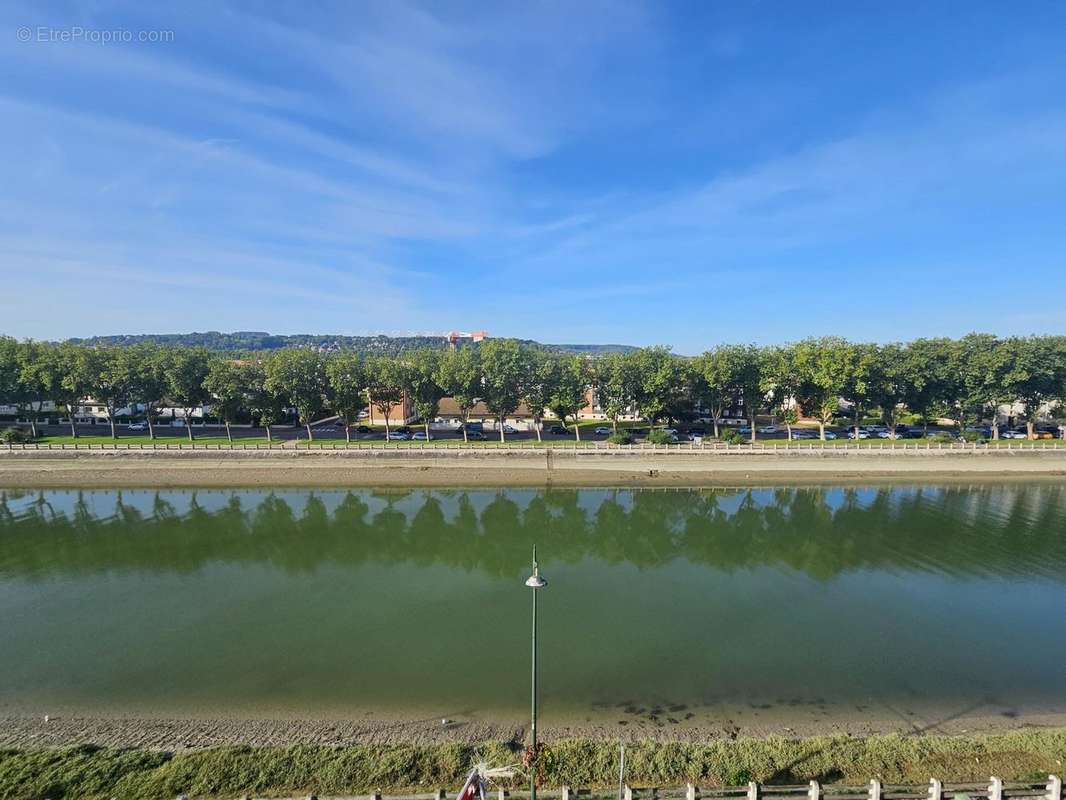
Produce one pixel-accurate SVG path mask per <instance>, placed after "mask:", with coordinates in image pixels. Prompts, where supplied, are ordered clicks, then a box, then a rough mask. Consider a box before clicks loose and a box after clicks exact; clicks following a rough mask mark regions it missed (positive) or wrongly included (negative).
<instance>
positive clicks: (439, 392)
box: [404, 348, 445, 440]
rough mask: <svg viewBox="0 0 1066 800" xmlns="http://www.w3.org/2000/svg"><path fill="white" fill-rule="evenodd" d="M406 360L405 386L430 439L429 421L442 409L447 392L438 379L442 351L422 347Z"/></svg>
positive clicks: (427, 437)
mask: <svg viewBox="0 0 1066 800" xmlns="http://www.w3.org/2000/svg"><path fill="white" fill-rule="evenodd" d="M404 360H405V361H406V362H407V366H408V368H407V370H406V374H405V376H404V377H405V378H406V381H407V383H406V386H405V388H406V389H407V391H408V392H409V393H410V396H411V402H412V403H414V407H415V413H416V414H417V415H418V416H419V417H420V418H421V419H422V425H423V426H424V427H425V431H426V439H427V440H429V439H431V438H432V435H431V434H430V431H429V423H430V422H432V421H433V419H434V418H435V417H436V416H437V414H438V412H439V411H440V401H441V398H443V397H444V394H445V392H444V389H443V388H442V387H441V385H440V381H439V380H438V375H439V373H440V363H441V351H439V350H430V349H429V348H421V349H419V350H415V351H414V352H413V353H411V354H410V355H409V356H406V357H405V359H404Z"/></svg>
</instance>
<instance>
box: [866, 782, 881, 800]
mask: <svg viewBox="0 0 1066 800" xmlns="http://www.w3.org/2000/svg"><path fill="white" fill-rule="evenodd" d="M867 798H868V800H881V781H879V780H878V779H877V778H874V779H873V780H872V781H870V790H869V792H867Z"/></svg>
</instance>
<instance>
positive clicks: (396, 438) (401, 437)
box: [386, 431, 411, 442]
mask: <svg viewBox="0 0 1066 800" xmlns="http://www.w3.org/2000/svg"><path fill="white" fill-rule="evenodd" d="M386 438H387V439H388V440H389V441H390V442H406V441H408V440H410V438H411V434H409V433H403V432H399V433H398V432H396V431H390V432H389V435H388V436H387V437H386Z"/></svg>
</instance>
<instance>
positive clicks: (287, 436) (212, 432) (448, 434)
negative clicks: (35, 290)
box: [38, 423, 937, 442]
mask: <svg viewBox="0 0 1066 800" xmlns="http://www.w3.org/2000/svg"><path fill="white" fill-rule="evenodd" d="M38 427H39V428H40V429H41V430H42V431H44V432H45V433H46V434H48V435H52V436H69V435H70V426H69V425H41V426H38ZM409 427H410V430H411V431H412V432H415V431H419V430H423V428H421V427H420V426H418V425H411V426H409ZM312 429H313V430H314V432H315V439H326V440H329V439H336V440H341V439H344V429H343V428H337V427H336V426H335V425H334V424H332V423H327V424H322V425H317V426H313V428H312ZM682 429H683V430H684V428H682ZM232 430H233V438H234V440H240V439H245V438H256V439H259V438H262V437H263V436H265V435H266V432H265V431H264V430H263V429H262V428H243V427H235V428H233V429H232ZM707 430H710V428H708V429H707ZM723 430H730V428H727V427H724V426H723ZM929 430H930V433H936V432H937V429H934V428H930V429H929ZM78 433H79V435H82V436H108V435H110V427H109V426H107V425H79V426H78ZM272 433H273V437H274V439H276V440H278V441H291V440H293V439H306V438H307V431H306V429H305V428H303V427H302V426H299V427H294V426H288V425H286V426H275V427H274V428H273V429H272ZM836 433H837V436H838V437H840V438H845V437H846V432H845V431H843V430H836ZM118 434H119V436H120V437H123V436H146V435H147V431H130V430H129V429H128V428H127V427H126V426H125V425H119V426H118ZM155 435H156V437H157V438H159V439H160V440H162V441H168V440H169V441H174V442H177V441H187V440H188V433H187V432H186V430H185V428H172V427H170V426H169V425H157V426H156V428H155ZM193 435H194V436H195V437H196V439H197V440H211V439H225V438H226V430H225V428H215V427H209V428H199V427H194V428H193ZM432 435H433V438H434V439H440V440H451V441H462V439H463V436H462V434H461V433H457V432H453V431H433V432H432ZM581 435H582V440H583V441H603V440H605V439H606V438H607V437H606V436H604V435H601V436H596V435H594V434H593V433H592V430H591V429H584V430H582V434H581ZM485 436H486V437H487V439H488V441H498V440H499V433H497V432H496V431H494V430H491V429H486V430H485ZM536 438H537V435H536V433H535V432H533V431H519V432H517V433H509V434H507V440H508V441H513V442H522V441H535V440H536ZM543 438H544V440H545V441H572V440H573V438H574V435H573V433H569V434H561V435H557V434H552V433H549V432H548V430H545V431H544V432H543ZM643 438H644V437H643V435H637V436H636V437H635V440H636V441H638V442H639V441H642V440H643ZM786 438H788V437H787V436H786V434H785V432H784V431H783V430H782V431H781V432H779V433H775V434H765V433H760V434H758V439H762V440H768V439H786ZM384 439H385V433H384V431H383V430H382V431H375V432H373V433H369V434H366V433H363V434H360V433H355V432H354V431H353V432H352V440H353V441H360V440H364V441H383V440H384Z"/></svg>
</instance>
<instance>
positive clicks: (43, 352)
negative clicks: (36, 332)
mask: <svg viewBox="0 0 1066 800" xmlns="http://www.w3.org/2000/svg"><path fill="white" fill-rule="evenodd" d="M54 347H55V346H54V345H50V344H48V343H46V342H34V341H25V342H21V343H20V344H18V345H17V346H16V348H17V349H16V357H17V361H18V376H17V382H16V385H17V386H18V392H17V394H16V400H17V403H16V404H17V405H18V407H19V410H20V412H21V413H22V414H23V415H24V416H27V417H29V420H30V435H31V436H32V437H33V438H34V439H36V438H37V436H38V433H39V432H38V429H37V425H38V423H39V422H40V419H41V414H42V413H43V412H44V404H45V403H46V402H48V401H49V400H51V399H52V398H53V397H54V396H55V392H56V390H57V389H58V388H59V384H60V382H61V381H62V379H63V376H62V373H60V372H58V371H57V370H56V366H57V365H56V362H55V360H54V359H52V358H50V354H51V351H52V349H53V348H54Z"/></svg>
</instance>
